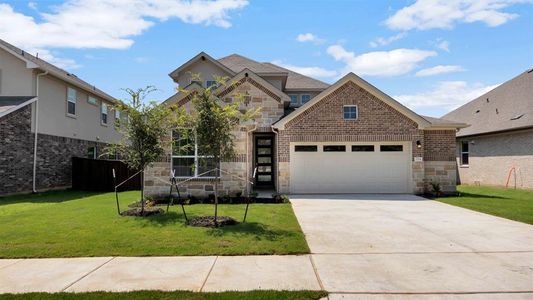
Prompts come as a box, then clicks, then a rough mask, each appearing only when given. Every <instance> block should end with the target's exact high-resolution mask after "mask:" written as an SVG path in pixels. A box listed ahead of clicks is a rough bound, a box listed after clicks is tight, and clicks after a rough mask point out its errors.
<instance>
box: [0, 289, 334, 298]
mask: <svg viewBox="0 0 533 300" xmlns="http://www.w3.org/2000/svg"><path fill="white" fill-rule="evenodd" d="M325 296H327V293H326V292H320V291H250V292H223V293H195V292H182V291H177V292H161V291H138V292H127V293H126V292H125V293H106V292H93V293H79V294H78V293H57V294H47V293H29V294H5V295H0V299H5V300H8V299H9V300H19V299H25V300H26V299H29V300H45V299H46V300H53V299H61V300H69V299H72V300H91V299H98V300H107V299H113V300H115V299H125V300H126V299H127V300H130V299H133V300H148V299H161V300H233V299H240V300H248V299H250V300H252V299H253V300H277V299H279V300H317V299H320V298H322V297H325Z"/></svg>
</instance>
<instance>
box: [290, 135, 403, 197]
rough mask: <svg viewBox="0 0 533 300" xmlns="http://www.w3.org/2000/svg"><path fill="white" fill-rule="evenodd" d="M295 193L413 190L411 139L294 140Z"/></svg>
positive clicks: (292, 157) (291, 163) (292, 163)
mask: <svg viewBox="0 0 533 300" xmlns="http://www.w3.org/2000/svg"><path fill="white" fill-rule="evenodd" d="M290 168H291V169H290V172H291V176H290V177H291V179H290V185H291V192H292V193H411V192H412V189H411V179H410V177H411V147H410V143H408V142H405V143H404V142H388V143H385V142H382V143H381V142H380V143H291V161H290Z"/></svg>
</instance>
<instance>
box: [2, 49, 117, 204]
mask: <svg viewBox="0 0 533 300" xmlns="http://www.w3.org/2000/svg"><path fill="white" fill-rule="evenodd" d="M114 103H115V100H114V98H113V97H111V96H110V95H108V94H106V93H105V92H103V91H101V90H99V89H97V88H95V87H94V86H93V85H91V84H89V83H87V82H85V81H83V80H81V79H79V78H78V77H76V75H74V74H72V73H69V72H66V71H64V70H62V69H60V68H57V67H55V66H53V65H51V64H49V63H47V62H45V61H43V60H41V59H39V58H37V57H35V56H33V55H30V54H28V53H27V52H24V51H23V50H21V49H19V48H17V47H15V46H13V45H10V44H9V43H7V42H5V41H3V40H0V195H6V194H13V193H20V192H30V191H40V190H46V189H53V188H65V187H69V186H71V157H73V156H78V157H91V158H96V157H97V156H98V155H99V154H100V153H101V151H102V147H103V146H104V145H105V144H107V143H113V142H116V141H117V140H119V139H120V134H119V133H118V132H117V130H116V128H115V126H114V122H115V119H116V118H121V117H123V116H120V115H119V114H118V113H115V112H114V111H112V106H113V105H114ZM35 153H36V154H37V155H34V154H35Z"/></svg>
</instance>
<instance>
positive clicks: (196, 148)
mask: <svg viewBox="0 0 533 300" xmlns="http://www.w3.org/2000/svg"><path fill="white" fill-rule="evenodd" d="M170 139H171V141H172V143H171V144H170V170H171V171H173V170H174V158H193V159H194V175H193V176H192V177H190V176H175V177H174V178H177V179H188V178H197V179H200V180H202V179H216V178H217V176H200V177H198V169H199V167H198V163H199V162H200V159H201V158H213V156H209V155H198V143H197V139H196V134H195V135H194V155H174V130H172V131H171V133H170ZM219 168H220V162H219ZM218 177H219V176H218Z"/></svg>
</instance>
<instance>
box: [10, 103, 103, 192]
mask: <svg viewBox="0 0 533 300" xmlns="http://www.w3.org/2000/svg"><path fill="white" fill-rule="evenodd" d="M33 143H34V133H33V132H32V131H31V106H30V105H28V106H26V107H24V108H21V109H19V110H17V111H15V112H13V113H10V114H8V115H6V116H4V117H2V118H0V195H6V194H13V193H22V192H31V190H32V185H33V183H32V177H33ZM92 146H95V147H96V148H97V151H101V149H103V147H105V144H103V143H97V142H91V141H85V140H78V139H72V138H66V137H58V136H52V135H46V134H39V135H38V145H37V155H38V156H37V178H36V183H37V189H38V190H47V189H55V188H65V187H70V186H71V184H72V182H71V180H72V178H71V174H72V169H71V167H72V161H71V157H76V156H77V157H86V155H87V150H88V148H89V147H92ZM97 154H98V153H97Z"/></svg>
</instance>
